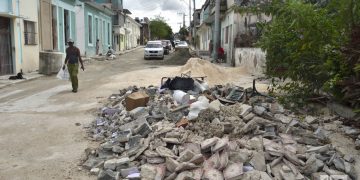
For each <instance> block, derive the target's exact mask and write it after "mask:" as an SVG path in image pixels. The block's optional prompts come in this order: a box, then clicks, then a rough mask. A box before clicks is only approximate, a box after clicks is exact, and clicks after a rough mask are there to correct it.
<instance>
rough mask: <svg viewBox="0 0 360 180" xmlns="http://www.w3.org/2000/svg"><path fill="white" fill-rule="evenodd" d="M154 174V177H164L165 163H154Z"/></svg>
mask: <svg viewBox="0 0 360 180" xmlns="http://www.w3.org/2000/svg"><path fill="white" fill-rule="evenodd" d="M155 167H156V175H155V179H160V180H161V179H164V177H165V174H166V166H165V164H159V165H156V166H155Z"/></svg>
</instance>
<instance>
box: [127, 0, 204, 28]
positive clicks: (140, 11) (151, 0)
mask: <svg viewBox="0 0 360 180" xmlns="http://www.w3.org/2000/svg"><path fill="white" fill-rule="evenodd" d="M123 3H124V8H125V9H129V11H130V12H131V13H132V14H131V15H130V16H131V17H132V18H135V17H139V18H140V19H143V18H144V17H148V18H150V19H152V18H154V17H155V16H156V15H161V16H162V17H164V18H165V20H166V23H168V24H169V26H170V27H171V28H172V30H173V32H174V33H176V32H178V31H179V29H180V24H178V23H181V26H182V22H183V16H182V15H179V13H185V15H186V16H185V25H186V26H187V27H188V26H189V16H188V15H189V0H124V1H123ZM204 3H205V0H195V5H196V9H200V8H201V6H202V5H203V4H204ZM193 6H194V4H193V0H191V14H192V13H193V8H194V7H193ZM191 20H192V17H191Z"/></svg>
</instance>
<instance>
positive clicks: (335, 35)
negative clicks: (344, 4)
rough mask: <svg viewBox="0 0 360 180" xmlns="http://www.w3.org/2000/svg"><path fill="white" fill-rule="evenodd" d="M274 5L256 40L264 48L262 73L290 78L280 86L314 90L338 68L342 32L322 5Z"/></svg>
mask: <svg viewBox="0 0 360 180" xmlns="http://www.w3.org/2000/svg"><path fill="white" fill-rule="evenodd" d="M276 9H277V13H276V14H277V15H276V16H273V20H272V22H271V23H270V24H268V26H266V27H265V29H264V31H263V36H262V38H261V40H260V42H259V45H260V47H261V48H262V49H264V50H266V52H267V62H266V73H267V75H270V76H272V77H278V78H281V79H286V78H290V79H291V80H292V82H291V83H286V84H285V85H284V86H282V87H281V89H282V90H285V91H288V92H291V93H296V91H298V90H301V91H302V92H303V93H305V94H313V93H316V91H318V90H320V89H321V88H322V87H323V85H324V84H325V83H326V82H327V81H328V80H329V79H332V77H333V76H334V75H336V73H337V71H338V68H339V67H338V66H337V65H339V61H340V60H341V53H340V51H339V48H340V45H341V42H343V36H342V35H341V32H339V31H338V29H337V26H336V24H334V21H332V19H329V18H328V16H327V14H328V12H327V11H326V9H316V7H315V6H314V5H312V4H305V3H302V2H301V1H296V0H289V1H286V2H285V3H282V6H281V7H280V8H279V9H278V8H276Z"/></svg>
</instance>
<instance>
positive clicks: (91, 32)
mask: <svg viewBox="0 0 360 180" xmlns="http://www.w3.org/2000/svg"><path fill="white" fill-rule="evenodd" d="M88 28H89V44H92V43H93V22H92V15H88Z"/></svg>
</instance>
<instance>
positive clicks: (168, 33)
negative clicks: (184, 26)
mask: <svg viewBox="0 0 360 180" xmlns="http://www.w3.org/2000/svg"><path fill="white" fill-rule="evenodd" d="M150 34H151V39H152V40H157V39H171V38H172V35H173V32H172V29H171V27H170V26H169V25H168V24H167V23H166V21H165V19H164V17H161V16H160V15H158V16H155V19H152V20H151V21H150Z"/></svg>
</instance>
